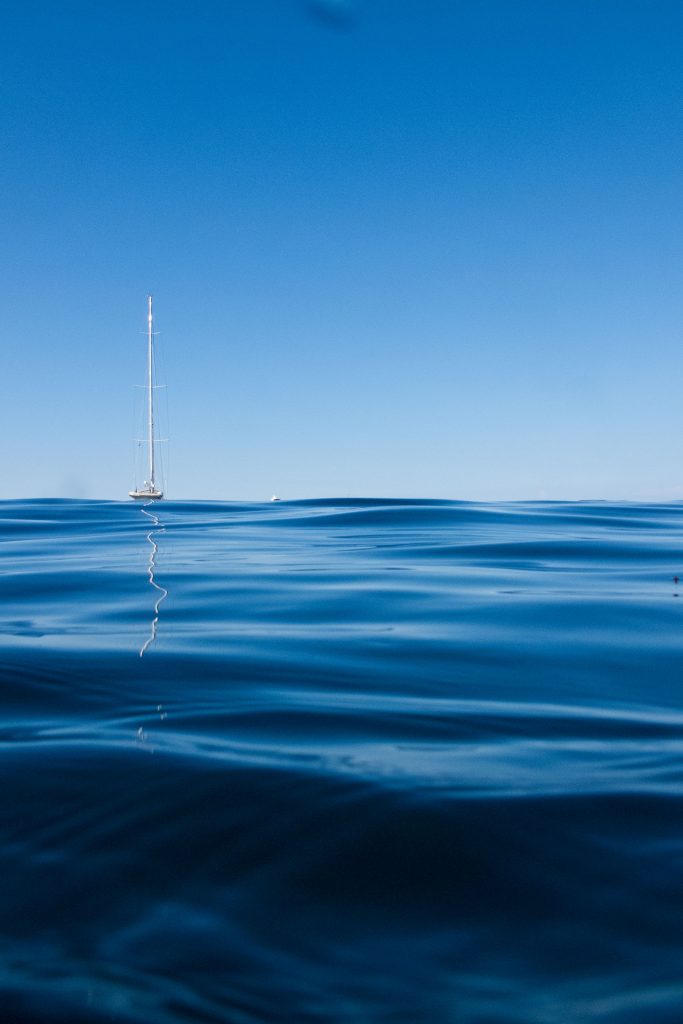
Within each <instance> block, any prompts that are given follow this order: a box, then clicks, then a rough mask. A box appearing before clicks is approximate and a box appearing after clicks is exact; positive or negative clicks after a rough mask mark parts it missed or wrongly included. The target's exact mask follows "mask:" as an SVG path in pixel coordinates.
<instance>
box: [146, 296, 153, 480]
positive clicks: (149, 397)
mask: <svg viewBox="0 0 683 1024" xmlns="http://www.w3.org/2000/svg"><path fill="white" fill-rule="evenodd" d="M147 304H148V305H147V310H148V311H147V408H148V413H149V416H148V428H149V489H150V491H153V490H154V404H153V402H152V390H153V384H152V377H153V374H154V366H153V356H152V334H153V332H152V296H151V295H148V296H147Z"/></svg>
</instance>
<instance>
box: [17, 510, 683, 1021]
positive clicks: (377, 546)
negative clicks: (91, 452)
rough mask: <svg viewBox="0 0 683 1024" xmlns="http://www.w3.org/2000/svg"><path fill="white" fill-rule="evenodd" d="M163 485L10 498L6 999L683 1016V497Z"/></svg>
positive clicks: (388, 1014)
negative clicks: (226, 500)
mask: <svg viewBox="0 0 683 1024" xmlns="http://www.w3.org/2000/svg"><path fill="white" fill-rule="evenodd" d="M148 511H149V512H151V513H152V515H156V516H157V517H158V518H159V520H160V525H159V526H158V527H156V526H155V523H154V519H153V518H152V519H151V518H149V516H146V515H145V514H144V512H143V510H142V509H141V508H140V506H138V505H135V504H134V503H132V502H130V503H114V502H75V501H35V502H4V503H2V504H0V552H1V556H2V558H1V562H0V699H1V701H2V704H1V707H2V716H1V719H0V885H1V887H2V888H1V892H2V899H1V901H0V1020H1V1021H2V1024H6V1022H12V1024H27V1022H29V1021H47V1022H62V1024H66V1022H74V1024H83V1022H94V1024H100V1022H104V1021H119V1022H122V1024H177V1022H189V1021H192V1022H205V1024H212V1022H234V1024H255V1022H271V1021H272V1022H283V1024H284V1022H296V1024H299V1022H301V1024H314V1022H340V1024H342V1022H345V1024H346V1022H348V1024H351V1022H353V1024H376V1022H377V1024H379V1022H387V1024H389V1022H391V1024H399V1022H405V1024H422V1022H430V1024H431V1022H436V1024H440V1022H453V1024H531V1022H533V1024H556V1022H557V1024H560V1022H562V1024H565V1022H574V1021H596V1022H601V1024H603V1022H604V1024H636V1022H638V1024H640V1022H643V1021H647V1022H648V1024H649V1022H656V1024H665V1022H666V1024H673V1022H676V1024H678V1022H680V1021H681V1020H683V889H682V885H681V880H682V871H683V673H682V671H681V649H682V644H681V640H682V636H683V633H682V627H683V588H682V596H681V598H679V597H678V587H677V585H676V583H675V582H674V577H675V576H676V575H683V547H682V543H681V542H682V540H683V505H666V506H664V505H662V506H652V505H648V506H636V505H629V504H618V505H611V504H605V503H580V504H556V503H532V504H504V505H475V504H465V503H458V502H431V501H424V502H418V501H410V502H403V501H387V500H382V501H370V500H358V501H355V500H344V501H308V502H293V503H285V502H283V503H280V504H267V505H261V504H259V505H256V504H254V505H245V504H218V503H208V502H207V503H188V502H182V503H175V502H168V501H167V502H163V503H160V504H158V505H155V506H153V507H151V508H150V509H149V510H148ZM150 531H151V539H150V537H149V535H150ZM154 553H155V563H156V564H155V568H154V583H156V587H155V586H152V585H151V583H150V577H149V574H148V565H149V560H150V557H151V555H152V554H154ZM159 588H161V589H159ZM158 602H159V603H158ZM157 603H158V604H157ZM155 605H157V608H158V622H156V623H154V619H155V617H156V616H155V611H154V609H155ZM148 641H149V642H148ZM145 645H146V647H145ZM143 648H145V649H144V653H143V655H142V656H141V655H140V650H141V649H143Z"/></svg>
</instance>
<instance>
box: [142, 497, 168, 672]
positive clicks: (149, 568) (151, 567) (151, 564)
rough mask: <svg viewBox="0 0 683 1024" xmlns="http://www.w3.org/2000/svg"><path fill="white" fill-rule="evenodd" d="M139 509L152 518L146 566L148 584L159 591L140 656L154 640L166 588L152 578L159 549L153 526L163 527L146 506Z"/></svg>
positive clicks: (166, 592) (165, 595) (166, 591)
mask: <svg viewBox="0 0 683 1024" xmlns="http://www.w3.org/2000/svg"><path fill="white" fill-rule="evenodd" d="M150 504H151V502H150ZM140 511H141V512H142V514H143V515H144V516H147V517H148V518H149V519H151V520H152V528H151V530H150V531H149V533H148V534H147V541H148V542H149V544H150V545H151V549H152V550H151V551H150V553H149V564H148V566H147V572H148V574H149V582H150V584H151V585H152V586H153V587H154V589H155V590H158V591H159V597H158V598H157V599H156V601H155V602H154V618H153V619H152V626H151V629H150V634H149V636H148V637H147V639H146V640H145V642H144V644H143V645H142V647H141V648H140V657H142V655H143V654H144V653H145V651H146V650H147V648H148V647H149V645H150V644H151V643H153V642H154V640H156V635H157V625H158V622H159V606H160V605H161V602H162V601H164V600H165V599H166V598H167V597H168V590H166V588H165V587H160V586H159V584H158V583H157V581H156V580H155V579H154V571H155V569H156V557H157V551H158V550H159V549H158V546H157V543H156V541H155V540H154V527H155V526H158V527H159V528H160V530H161V531H163V529H164V527H163V526H162V525H161V523H160V521H159V518H158V516H155V515H154V513H153V512H148V511H147V509H146V508H141V509H140Z"/></svg>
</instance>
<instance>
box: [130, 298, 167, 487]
mask: <svg viewBox="0 0 683 1024" xmlns="http://www.w3.org/2000/svg"><path fill="white" fill-rule="evenodd" d="M153 377H154V331H153V330H152V296H151V295H148V296H147V445H148V446H149V462H148V472H147V479H146V480H145V483H144V485H143V486H142V487H141V488H140V489H139V490H135V491H129V492H128V493H129V495H130V496H131V498H137V499H138V500H140V501H157V500H158V499H159V498H163V496H164V492H163V491H160V490H159V488H158V487H157V485H156V482H155V480H154V445H155V443H156V442H155V440H154V384H153Z"/></svg>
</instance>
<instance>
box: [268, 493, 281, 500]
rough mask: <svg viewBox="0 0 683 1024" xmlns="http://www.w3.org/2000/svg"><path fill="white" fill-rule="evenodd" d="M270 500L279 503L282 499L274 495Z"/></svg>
mask: <svg viewBox="0 0 683 1024" xmlns="http://www.w3.org/2000/svg"><path fill="white" fill-rule="evenodd" d="M270 500H271V501H279V500H280V499H279V498H278V496H277V494H274V495H273V497H272V498H271V499H270Z"/></svg>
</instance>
